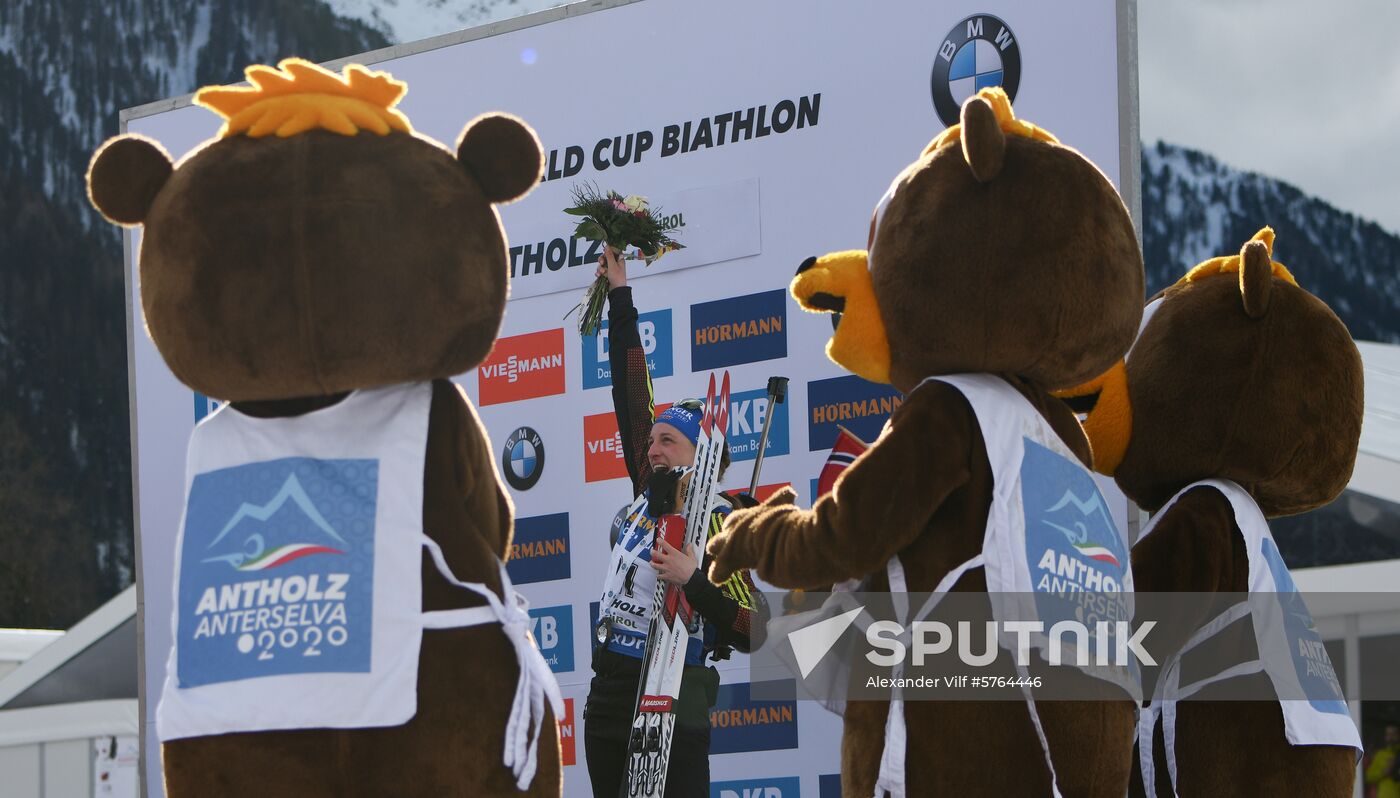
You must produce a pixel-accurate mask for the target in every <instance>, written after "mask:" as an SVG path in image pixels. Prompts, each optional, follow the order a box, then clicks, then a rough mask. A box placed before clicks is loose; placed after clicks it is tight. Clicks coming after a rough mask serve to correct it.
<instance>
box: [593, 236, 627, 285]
mask: <svg viewBox="0 0 1400 798" xmlns="http://www.w3.org/2000/svg"><path fill="white" fill-rule="evenodd" d="M594 274H595V275H596V276H598V277H604V276H606V277H607V278H608V290H612V289H614V288H620V287H622V286H624V285H627V259H626V258H625V257H623V255H622V253H621V252H618V251H617V250H615V249H613V248H612V247H610V246H608V245H607V244H604V245H603V254H602V255H599V256H598V270H597V271H596V272H594Z"/></svg>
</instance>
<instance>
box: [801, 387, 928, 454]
mask: <svg viewBox="0 0 1400 798" xmlns="http://www.w3.org/2000/svg"><path fill="white" fill-rule="evenodd" d="M903 401H904V396H903V394H901V393H900V392H899V391H897V390H895V389H894V388H892V387H890V386H888V385H877V384H875V383H873V382H869V381H867V380H863V379H861V378H860V377H856V376H854V375H851V376H846V377H833V378H831V379H829V380H816V381H813V382H809V383H807V443H808V448H810V449H811V450H812V451H814V452H815V451H818V450H820V449H830V448H831V447H832V446H833V445H835V443H836V435H837V433H838V431H839V429H838V428H839V427H845V428H846V429H848V430H850V431H851V433H852V434H854V435H855V436H856V437H857V438H860V439H862V440H867V441H873V440H875V439H876V438H878V437H880V430H881V429H883V428H884V426H885V422H886V421H888V420H889V417H890V414H891V413H893V412H894V411H895V408H897V407H899V405H900V404H901V403H902V402H903Z"/></svg>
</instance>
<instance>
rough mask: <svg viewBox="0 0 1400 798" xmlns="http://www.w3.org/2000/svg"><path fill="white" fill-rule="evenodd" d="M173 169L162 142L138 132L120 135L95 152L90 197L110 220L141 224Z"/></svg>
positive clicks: (89, 175) (127, 223)
mask: <svg viewBox="0 0 1400 798" xmlns="http://www.w3.org/2000/svg"><path fill="white" fill-rule="evenodd" d="M172 171H174V168H173V166H172V165H171V162H170V155H169V154H168V153H166V151H165V148H164V147H161V146H160V144H158V143H156V142H155V141H152V140H151V139H148V138H146V137H145V136H137V135H135V134H127V135H124V136H117V137H116V138H113V139H110V140H108V141H107V143H106V144H103V145H102V147H101V148H99V149H98V150H97V152H96V153H95V154H93V156H92V164H91V165H90V166H88V173H87V187H88V199H89V200H90V201H91V202H92V204H93V207H95V208H97V210H99V211H101V212H102V215H103V216H105V217H107V219H108V220H109V221H111V222H114V223H116V224H120V225H123V226H126V227H131V226H133V225H138V224H140V223H141V222H143V221H145V219H146V214H147V213H149V212H150V210H151V203H153V202H155V199H156V195H157V194H159V193H160V189H161V187H162V186H164V185H165V181H166V180H169V179H170V173H171V172H172Z"/></svg>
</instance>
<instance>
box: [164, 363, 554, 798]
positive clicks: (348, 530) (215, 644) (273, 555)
mask: <svg viewBox="0 0 1400 798" xmlns="http://www.w3.org/2000/svg"><path fill="white" fill-rule="evenodd" d="M431 403H432V385H431V383H414V384H404V385H394V386H390V387H387V388H377V389H373V390H362V391H355V392H353V393H351V394H350V395H349V396H347V397H346V398H345V399H344V400H342V401H340V402H339V403H337V404H335V405H332V406H330V407H326V408H323V409H321V410H316V411H313V412H310V413H306V414H304V415H301V416H296V417H291V418H254V417H251V416H247V415H244V414H243V413H240V412H238V411H237V410H236V409H234V408H233V407H231V406H224V407H223V408H220V409H219V410H218V411H217V412H215V413H214V414H212V415H211V416H209V417H208V418H207V419H205V420H204V421H203V422H202V423H200V424H199V425H198V426H197V427H196V428H195V431H194V434H193V435H192V436H191V438H190V445H189V455H188V460H187V474H186V483H185V496H186V504H185V510H184V517H183V519H182V521H181V524H180V532H179V537H178V540H177V543H176V559H175V568H176V571H175V603H174V606H175V613H174V617H173V619H172V632H173V639H174V641H175V643H174V646H173V647H172V648H171V651H170V658H169V661H168V662H167V664H166V679H165V687H164V690H163V691H162V694H161V700H160V705H159V707H158V708H157V710H156V724H157V731H158V733H159V736H160V739H161V741H162V742H164V741H167V740H175V739H179V738H183V737H197V736H205V735H215V734H227V733H231V732H250V731H272V730H282V729H311V728H363V727H382V726H398V725H401V724H403V723H406V722H408V721H409V720H410V719H411V718H412V717H413V716H414V714H415V713H416V712H417V702H418V695H417V683H418V655H419V646H420V644H421V642H422V636H423V630H424V629H445V628H455V627H465V626H476V625H480V624H487V623H499V624H501V628H502V630H503V631H504V632H505V634H506V637H507V638H508V639H509V640H510V641H511V643H512V644H513V646H514V647H515V652H516V658H517V660H518V661H519V665H520V678H519V681H518V683H517V685H516V691H515V701H514V704H513V706H512V708H511V717H510V720H509V722H508V727H507V730H506V750H505V753H504V762H505V765H506V766H507V767H510V768H511V769H512V772H513V773H514V775H515V776H516V779H517V784H518V786H519V787H520V788H521V789H525V788H526V787H527V786H528V785H529V784H530V782H531V781H532V779H533V778H534V772H535V768H536V749H537V744H538V738H539V733H540V725H541V723H542V722H543V719H544V700H545V699H546V698H548V700H549V702H550V705H551V706H552V708H553V710H554V714H555V717H561V716H562V714H563V706H562V701H561V699H560V696H559V686H558V683H557V682H556V681H555V679H554V674H553V673H552V672H551V671H550V669H549V666H548V665H547V664H546V663H545V661H544V658H543V657H542V656H541V655H540V653H539V650H538V649H537V648H536V647H535V645H534V642H533V640H532V639H531V638H530V633H529V630H530V618H529V615H528V614H527V613H526V607H527V604H526V602H525V601H524V599H523V598H522V597H521V596H519V594H517V593H516V592H515V589H514V587H513V586H512V585H511V581H510V578H509V576H508V575H507V573H506V570H505V566H504V564H502V565H501V566H500V576H501V590H502V593H503V595H504V599H502V598H500V597H497V595H496V594H495V593H494V592H492V591H491V590H490V589H489V588H487V587H485V586H484V585H481V584H477V583H467V582H462V581H461V580H459V579H457V578H456V577H455V576H454V575H453V574H452V572H451V570H450V569H449V568H448V566H447V562H446V560H445V559H444V558H443V555H442V550H441V549H440V548H439V547H438V545H437V543H435V542H434V541H433V540H432V539H430V538H429V537H428V536H427V535H425V534H424V533H423V466H424V455H425V452H426V450H427V440H428V413H429V408H430V405H431ZM424 547H427V548H428V551H429V553H430V554H431V556H432V558H433V561H434V562H435V563H436V565H437V569H438V571H439V572H440V573H441V574H442V576H443V577H444V578H445V579H447V580H448V581H449V582H450V583H452V584H454V585H457V586H458V587H461V588H463V589H465V590H468V591H471V592H473V593H475V594H477V595H479V596H481V597H482V598H484V599H485V600H486V602H487V604H486V606H482V607H475V608H471V609H457V610H440V611H432V612H424V611H423V610H422V595H423V594H422V550H423V548H424Z"/></svg>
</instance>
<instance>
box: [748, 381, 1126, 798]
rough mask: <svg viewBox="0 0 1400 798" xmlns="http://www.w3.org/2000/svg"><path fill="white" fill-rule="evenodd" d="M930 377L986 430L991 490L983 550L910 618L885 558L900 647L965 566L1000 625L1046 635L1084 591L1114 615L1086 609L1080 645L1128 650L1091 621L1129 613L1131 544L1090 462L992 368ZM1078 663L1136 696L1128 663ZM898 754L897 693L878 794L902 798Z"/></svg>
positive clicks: (1042, 643)
mask: <svg viewBox="0 0 1400 798" xmlns="http://www.w3.org/2000/svg"><path fill="white" fill-rule="evenodd" d="M929 380H937V381H939V382H944V383H947V384H949V385H951V386H953V387H954V388H957V389H958V390H959V391H960V392H962V394H963V395H964V396H965V397H967V400H968V403H969V404H970V405H971V406H972V409H973V411H974V412H975V413H976V415H977V422H978V424H979V425H980V426H981V428H982V438H983V440H984V442H985V444H986V448H987V457H988V459H989V461H990V463H991V469H992V475H993V478H994V488H993V496H992V502H991V507H990V508H989V510H988V514H987V528H986V532H985V534H984V537H983V543H982V552H981V553H980V554H978V555H977V556H976V557H973V558H972V559H970V560H968V561H967V562H964V563H962V564H960V565H958V566H957V567H956V568H954V569H952V570H951V571H949V572H948V573H947V574H946V575H945V576H944V577H943V579H942V580H941V581H940V582H939V584H938V586H937V587H936V588H934V592H933V594H932V596H931V597H930V598H929V599H928V601H927V602H926V603H925V604H924V606H923V607H920V608H918V609H917V611H916V612H915V613H914V614H913V615H909V613H908V610H909V607H908V606H907V604H908V602H907V600H903V601H901V598H900V594H904V593H907V592H908V589H909V588H908V583H907V581H906V580H905V577H904V567H903V564H902V563H901V562H900V560H899V558H898V557H897V556H896V557H893V558H891V559H890V561H889V564H888V565H887V567H886V571H887V573H888V575H889V583H890V593H891V594H892V595H893V596H894V599H895V603H896V609H897V611H898V614H899V619H898V620H899V622H900V625H901V626H902V627H903V628H904V629H905V630H906V631H905V632H904V634H902V635H901V636H900V637H899V638H898V639H899V640H900V642H902V643H904V645H905V647H906V650H908V649H909V647H910V646H911V645H912V641H911V639H910V637H911V636H910V633H909V631H908V630H909V628H910V625H911V623H912V622H913V621H918V620H923V619H926V618H927V617H928V616H929V614H930V613H931V612H932V611H933V610H934V608H935V607H937V606H938V603H939V602H940V601H941V600H942V598H943V596H945V595H946V594H947V593H948V592H950V591H951V590H952V588H953V586H954V585H955V584H956V583H957V581H958V579H960V578H961V577H962V576H963V574H964V573H966V572H967V571H969V570H971V569H973V568H982V569H983V571H984V572H985V573H986V578H987V590H988V594H989V596H990V598H991V603H992V613H993V616H994V617H995V618H996V619H997V620H998V621H1000V622H1002V623H1003V624H1004V623H1005V622H1007V621H1022V622H1037V621H1038V622H1040V623H1041V624H1042V628H1043V629H1044V630H1046V631H1049V630H1051V629H1052V628H1053V627H1054V624H1055V623H1056V622H1058V621H1062V620H1073V619H1076V615H1075V609H1076V608H1078V607H1080V604H1079V603H1078V602H1075V601H1073V596H1074V595H1081V596H1082V595H1084V593H1083V592H1082V591H1089V592H1092V593H1095V594H1097V595H1099V596H1110V597H1112V600H1110V601H1107V602H1105V605H1107V606H1109V607H1111V614H1112V615H1113V616H1115V617H1107V616H1097V617H1096V616H1093V614H1092V613H1089V614H1087V615H1086V616H1085V620H1087V621H1088V624H1087V625H1088V627H1089V631H1090V635H1089V636H1088V639H1087V640H1086V641H1084V642H1085V648H1086V649H1088V650H1089V651H1091V652H1094V653H1095V654H1097V653H1098V651H1099V646H1104V647H1105V648H1104V650H1113V649H1115V648H1119V647H1122V646H1124V645H1125V642H1126V641H1125V640H1122V639H1114V638H1113V637H1112V635H1110V637H1109V639H1107V640H1105V641H1099V640H1098V637H1097V626H1096V624H1095V621H1097V620H1106V621H1110V622H1112V621H1116V620H1123V621H1127V620H1129V619H1131V618H1132V610H1133V601H1132V586H1133V579H1132V573H1131V571H1130V569H1129V562H1128V541H1127V538H1126V536H1125V535H1124V533H1123V532H1122V531H1121V530H1119V528H1118V525H1117V524H1116V523H1115V522H1114V521H1113V516H1112V515H1111V513H1110V512H1109V509H1108V506H1107V505H1106V504H1105V502H1104V500H1103V496H1102V495H1101V494H1100V493H1099V490H1098V487H1097V485H1096V484H1095V483H1094V479H1093V476H1092V475H1091V474H1090V473H1089V471H1088V469H1086V468H1085V467H1084V466H1083V465H1082V464H1081V463H1080V462H1079V459H1078V458H1077V457H1075V455H1074V453H1073V452H1072V451H1070V450H1069V448H1068V447H1067V446H1065V444H1064V442H1062V441H1061V440H1060V438H1059V436H1058V435H1056V434H1055V431H1054V429H1052V428H1051V427H1050V425H1049V424H1048V423H1047V422H1046V421H1045V419H1044V418H1043V417H1042V416H1041V415H1040V413H1038V412H1036V410H1035V408H1034V407H1032V406H1031V404H1030V403H1029V402H1027V401H1026V399H1025V397H1023V396H1021V394H1020V393H1018V392H1017V391H1016V390H1015V389H1014V388H1012V387H1011V386H1010V385H1008V384H1007V383H1006V382H1005V381H1004V380H1001V379H1000V378H997V377H994V376H992V375H989V374H960V375H952V376H945V377H931V378H929ZM929 380H925V382H928V381H929ZM916 390H917V389H916ZM860 589H861V588H860V586H859V584H858V583H854V582H846V583H842V584H840V585H837V586H836V587H835V588H833V593H832V596H831V598H830V599H828V600H827V602H826V603H825V604H824V605H823V607H822V609H821V610H817V611H815V612H816V613H820V614H821V615H833V614H838V613H844V612H850V611H853V610H854V609H858V605H856V604H855V603H854V602H853V601H852V599H851V591H858V590H860ZM1067 598H1068V600H1067ZM804 616H805V617H804ZM811 617H812V615H811V614H808V613H803V614H800V615H796V616H787V617H779V618H774V619H773V620H772V621H770V622H769V633H768V636H769V638H770V639H773V638H782V637H784V636H786V635H787V634H789V633H790V632H791V631H795V630H796V629H798V628H805V627H808V626H810V625H811V624H812V621H811ZM870 623H871V618H870V617H869V615H868V614H864V615H862V616H861V617H860V618H858V619H857V620H856V621H855V624H856V625H857V627H858V628H861V629H862V630H864V629H866V628H868V627H869V625H870ZM1115 629H1116V627H1115ZM1028 639H1029V647H1030V648H1034V649H1038V650H1040V651H1042V652H1048V651H1049V649H1050V641H1049V637H1048V636H1047V635H1046V634H1043V633H1042V634H1035V633H1032V634H1030V635H1029V638H1028ZM1075 640H1076V638H1075V636H1074V635H1066V636H1065V637H1064V642H1065V646H1064V649H1063V650H1064V659H1063V661H1064V662H1065V663H1068V664H1073V663H1076V662H1077V661H1078V656H1077V653H1078V651H1079V649H1077V648H1076V647H1075V646H1074V645H1072V643H1073V642H1074V641H1075ZM999 644H1000V646H1001V647H1002V648H1005V649H1008V650H1010V651H1013V652H1014V651H1015V650H1016V648H1017V635H1016V634H1015V633H1012V632H1008V631H1006V630H1005V627H1004V626H1003V631H1002V634H1001V637H1000V639H999ZM780 651H782V650H781V649H780ZM779 656H786V654H785V653H781V654H780V655H779ZM1047 659H1048V657H1047ZM1097 660H1098V656H1091V657H1090V661H1091V662H1095V661H1097ZM1080 669H1081V670H1082V671H1084V672H1085V673H1087V674H1089V675H1091V676H1093V677H1095V678H1099V679H1104V680H1107V681H1110V682H1112V683H1114V684H1117V685H1119V686H1121V687H1123V688H1124V690H1125V691H1126V693H1127V696H1130V697H1133V698H1137V697H1138V696H1140V694H1141V687H1140V674H1139V673H1138V670H1137V667H1136V663H1135V662H1133V663H1132V665H1131V666H1129V667H1117V666H1113V665H1110V666H1099V665H1093V664H1091V665H1088V666H1081V667H1080ZM1018 670H1020V674H1021V676H1022V677H1023V679H1026V680H1028V678H1029V677H1028V671H1027V670H1026V669H1021V668H1019V667H1018ZM801 672H805V671H801ZM891 675H892V677H893V678H895V679H896V680H897V679H899V678H900V677H901V676H902V675H903V666H902V664H896V665H895V667H894V672H893V673H892V674H891ZM822 678H825V679H830V680H831V681H829V682H827V683H825V684H819V685H818V687H817V688H816V689H811V687H810V686H807V687H804V690H807V691H808V692H809V693H810V694H813V695H816V696H818V697H820V698H824V699H825V700H824V703H825V705H826V706H827V708H828V709H830V710H832V711H833V712H837V713H842V712H843V711H844V701H843V700H842V698H840V697H838V698H835V699H830V698H829V696H831V695H838V696H839V695H840V694H841V692H842V688H841V685H840V684H838V683H837V682H838V681H839V680H840V679H841V678H842V677H841V676H840V675H838V674H835V673H833V672H831V671H828V672H826V674H824V675H820V676H818V679H822ZM1022 690H1023V694H1024V696H1025V700H1026V707H1027V709H1028V710H1029V712H1030V717H1031V722H1032V724H1033V726H1034V727H1035V730H1036V734H1037V736H1038V737H1039V738H1040V743H1041V748H1042V750H1043V752H1044V755H1045V764H1046V766H1047V767H1049V769H1050V777H1051V784H1052V789H1053V794H1054V795H1056V796H1058V795H1060V790H1059V786H1058V782H1057V781H1056V779H1055V767H1054V763H1053V762H1051V760H1050V749H1049V745H1048V743H1047V741H1046V738H1045V732H1044V729H1043V728H1042V726H1041V722H1040V715H1039V713H1037V711H1036V708H1035V700H1034V697H1033V696H1032V694H1031V688H1030V687H1029V686H1023V688H1022ZM906 752H907V732H906V729H905V722H904V699H903V698H902V696H901V695H900V691H899V689H898V688H896V689H895V692H894V695H893V696H892V697H891V699H890V711H889V715H888V718H887V721H886V724H885V747H884V752H883V754H882V755H881V759H880V773H879V776H878V779H877V781H876V784H875V795H876V796H877V797H878V796H886V795H888V796H892V798H905V796H906V795H907V785H906V783H905V778H904V774H905V764H906V762H905V759H906Z"/></svg>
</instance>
